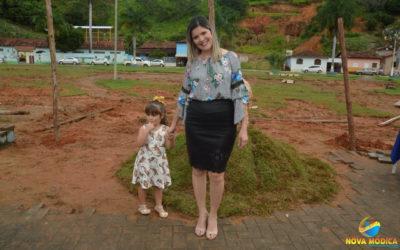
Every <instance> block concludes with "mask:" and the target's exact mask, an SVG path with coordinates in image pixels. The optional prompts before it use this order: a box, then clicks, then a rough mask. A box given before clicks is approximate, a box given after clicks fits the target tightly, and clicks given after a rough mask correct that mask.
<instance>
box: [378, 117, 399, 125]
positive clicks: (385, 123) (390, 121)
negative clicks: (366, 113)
mask: <svg viewBox="0 0 400 250" xmlns="http://www.w3.org/2000/svg"><path fill="white" fill-rule="evenodd" d="M398 119H400V115H398V116H395V117H393V118H391V119H389V120H387V121H385V122H382V123H380V124H379V126H381V127H382V126H386V125H388V124H390V123H392V122H394V121H397V120H398Z"/></svg>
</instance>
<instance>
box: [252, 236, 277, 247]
mask: <svg viewBox="0 0 400 250" xmlns="http://www.w3.org/2000/svg"><path fill="white" fill-rule="evenodd" d="M276 243H277V242H276V241H270V240H268V239H263V238H259V239H253V245H254V247H255V248H256V249H266V248H267V246H268V245H272V244H276Z"/></svg>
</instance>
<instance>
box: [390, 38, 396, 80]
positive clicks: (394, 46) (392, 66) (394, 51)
mask: <svg viewBox="0 0 400 250" xmlns="http://www.w3.org/2000/svg"><path fill="white" fill-rule="evenodd" d="M395 53H396V36H394V45H393V54H392V65H391V67H390V76H393V68H394V54H395Z"/></svg>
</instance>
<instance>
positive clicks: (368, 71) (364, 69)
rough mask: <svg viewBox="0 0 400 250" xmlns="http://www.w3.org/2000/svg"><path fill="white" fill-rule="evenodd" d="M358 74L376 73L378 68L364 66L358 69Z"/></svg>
mask: <svg viewBox="0 0 400 250" xmlns="http://www.w3.org/2000/svg"><path fill="white" fill-rule="evenodd" d="M356 75H371V76H373V75H376V69H373V68H363V69H361V70H357V71H356Z"/></svg>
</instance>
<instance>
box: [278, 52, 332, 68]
mask: <svg viewBox="0 0 400 250" xmlns="http://www.w3.org/2000/svg"><path fill="white" fill-rule="evenodd" d="M327 63H328V57H327V56H324V55H321V54H319V53H317V52H314V51H310V50H307V51H302V52H299V53H297V54H294V55H291V56H288V57H287V58H286V65H285V68H286V69H288V70H290V71H294V72H300V71H301V70H302V69H303V68H305V67H310V66H313V65H321V67H322V69H323V72H326V69H327Z"/></svg>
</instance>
